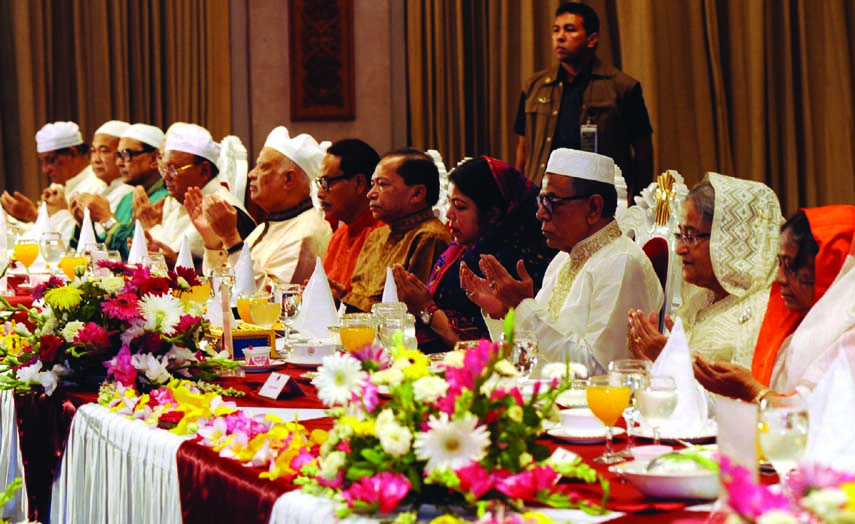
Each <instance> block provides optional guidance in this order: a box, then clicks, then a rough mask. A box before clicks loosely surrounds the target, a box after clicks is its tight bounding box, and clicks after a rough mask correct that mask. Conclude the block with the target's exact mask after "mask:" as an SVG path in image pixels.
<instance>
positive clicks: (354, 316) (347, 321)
mask: <svg viewBox="0 0 855 524" xmlns="http://www.w3.org/2000/svg"><path fill="white" fill-rule="evenodd" d="M375 334H376V330H375V329H374V324H373V323H372V321H371V315H370V314H368V313H348V314H346V315H344V316H343V317H341V328H340V329H339V335H340V336H341V345H342V346H344V349H345V350H346V351H357V350H360V349H362V348H364V347H365V346H370V345H371V344H373V343H374V335H375Z"/></svg>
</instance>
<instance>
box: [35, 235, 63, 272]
mask: <svg viewBox="0 0 855 524" xmlns="http://www.w3.org/2000/svg"><path fill="white" fill-rule="evenodd" d="M39 247H40V248H41V251H42V258H44V259H45V263H46V264H47V270H48V273H50V272H51V269H56V264H57V263H58V262H59V261H60V259H61V258H62V255H63V254H65V242H63V241H62V237H61V236H60V234H59V233H54V232H47V233H42V240H41V243H40V244H39Z"/></svg>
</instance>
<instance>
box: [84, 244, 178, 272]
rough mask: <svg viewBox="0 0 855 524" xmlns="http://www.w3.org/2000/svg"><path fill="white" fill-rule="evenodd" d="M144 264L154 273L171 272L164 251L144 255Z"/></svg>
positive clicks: (105, 254)
mask: <svg viewBox="0 0 855 524" xmlns="http://www.w3.org/2000/svg"><path fill="white" fill-rule="evenodd" d="M103 258H105V259H106V258H107V252H106V250H105V251H104V257H103ZM93 261H94V252H93ZM142 264H143V265H144V266H145V267H147V268H148V269H149V271H151V274H152V275H161V276H163V275H166V274H167V273H168V272H169V266H167V265H166V259H165V258H164V257H163V253H147V254H146V255H145V256H143V257H142Z"/></svg>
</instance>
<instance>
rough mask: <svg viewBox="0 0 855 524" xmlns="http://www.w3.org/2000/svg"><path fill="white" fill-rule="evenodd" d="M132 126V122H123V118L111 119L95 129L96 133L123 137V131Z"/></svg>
mask: <svg viewBox="0 0 855 524" xmlns="http://www.w3.org/2000/svg"><path fill="white" fill-rule="evenodd" d="M130 126H131V124H129V123H127V122H123V121H122V120H110V121H109V122H104V123H103V124H101V127H99V128H98V129H96V130H95V134H96V135H110V136H117V137H121V136H122V133H124V132H125V130H127V129H128V128H129V127H130Z"/></svg>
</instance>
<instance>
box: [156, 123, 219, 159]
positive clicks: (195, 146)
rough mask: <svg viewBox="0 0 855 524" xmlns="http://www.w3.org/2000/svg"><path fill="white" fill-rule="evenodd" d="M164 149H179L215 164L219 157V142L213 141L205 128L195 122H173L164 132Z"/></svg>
mask: <svg viewBox="0 0 855 524" xmlns="http://www.w3.org/2000/svg"><path fill="white" fill-rule="evenodd" d="M163 150H164V151H181V152H182V153H190V154H191V155H196V156H200V157H202V158H204V159H206V160H210V161H211V162H212V163H213V164H214V165H217V159H219V158H220V144H218V143H216V142H214V139H213V138H211V133H209V132H208V130H207V129H205V128H204V127H201V126H197V125H196V124H185V123H183V122H182V123H179V124H173V125H171V126H170V127H169V131H168V132H167V133H166V141H165V142H164V144H163Z"/></svg>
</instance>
